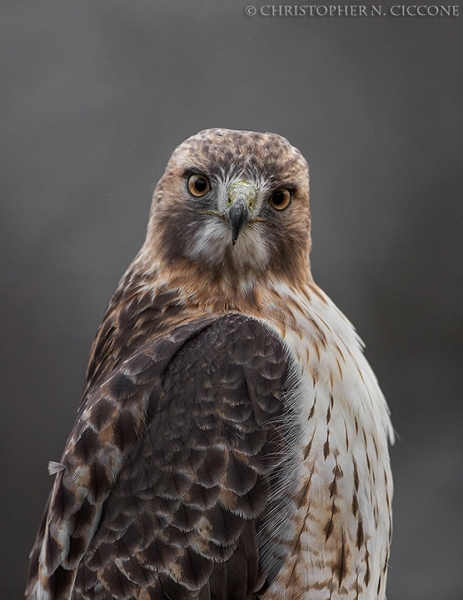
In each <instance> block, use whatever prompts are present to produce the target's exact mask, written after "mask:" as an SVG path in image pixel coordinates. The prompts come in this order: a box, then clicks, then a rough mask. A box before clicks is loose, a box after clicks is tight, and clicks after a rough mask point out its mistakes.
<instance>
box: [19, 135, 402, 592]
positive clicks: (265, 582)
mask: <svg viewBox="0 0 463 600" xmlns="http://www.w3.org/2000/svg"><path fill="white" fill-rule="evenodd" d="M309 250H310V212H309V203H308V170H307V164H306V162H305V160H304V158H303V157H302V155H301V154H300V152H299V151H298V150H296V149H295V148H293V147H292V146H291V145H290V144H289V143H288V142H287V141H286V140H285V139H284V138H282V137H280V136H278V135H276V134H260V133H252V132H243V131H230V130H225V129H212V130H206V131H203V132H200V133H199V134H198V135H196V136H193V137H192V138H189V139H188V140H187V141H186V142H184V143H183V144H181V145H180V146H179V147H178V148H177V150H176V151H175V152H174V153H173V155H172V157H171V159H170V161H169V163H168V165H167V168H166V172H165V174H164V176H163V177H162V178H161V180H160V182H159V184H158V186H157V188H156V190H155V194H154V198H153V206H152V211H151V216H150V222H149V227H148V234H147V238H146V241H145V244H144V245H143V247H142V249H141V250H140V252H139V254H138V255H137V257H136V258H135V260H134V261H133V263H132V264H131V266H130V267H129V269H128V271H127V273H126V275H125V276H124V277H123V279H122V280H121V283H120V284H119V287H118V289H117V291H116V293H115V294H114V296H113V298H112V300H111V302H110V304H109V306H108V309H107V311H106V314H105V317H104V319H103V323H102V325H101V326H100V329H99V331H98V334H97V337H96V339H95V342H94V344H93V347H92V351H91V357H90V362H89V367H88V372H87V384H86V387H85V390H84V395H83V398H82V402H81V406H80V408H79V412H78V416H77V420H76V423H75V425H74V428H73V430H72V432H71V435H70V437H69V439H68V442H67V444H66V447H65V450H64V453H63V457H62V459H61V465H59V467H53V469H52V471H53V472H54V473H56V475H55V483H54V486H53V490H52V492H51V495H50V499H49V503H48V505H47V509H46V511H45V515H44V519H43V523H42V526H41V529H40V530H39V532H38V535H37V540H36V543H35V546H34V549H33V551H32V554H31V567H30V575H29V583H28V588H27V592H26V597H27V598H29V599H30V600H51V599H53V600H58V599H62V600H64V599H71V598H72V599H75V600H84V599H85V600H97V599H98V600H109V599H118V600H119V599H121V600H122V599H124V600H129V599H130V600H135V599H136V600H148V599H151V600H158V599H159V600H161V599H166V600H167V599H169V600H177V599H178V600H181V599H183V598H185V599H186V598H191V599H198V600H206V599H208V600H209V599H210V600H222V599H223V600H225V599H228V600H231V599H236V600H251V599H258V598H261V599H263V600H273V599H277V598H279V599H286V600H296V599H304V600H325V599H328V598H332V599H333V600H334V599H350V598H352V599H354V598H358V599H362V600H373V599H377V600H382V599H383V598H384V593H385V582H386V570H387V560H388V552H389V543H390V532H391V516H390V513H391V496H392V487H391V477H390V469H389V459H388V451H387V437H388V436H389V437H390V438H392V433H391V426H390V421H389V416H388V411H387V406H386V403H385V401H384V398H383V396H382V394H381V392H380V390H379V388H378V386H377V383H376V379H375V378H374V375H373V373H372V372H371V369H370V367H369V366H368V363H367V362H366V361H365V359H364V357H363V354H362V352H361V347H360V343H359V340H358V338H357V337H356V335H355V333H354V331H353V329H352V327H351V325H350V323H349V322H348V321H347V320H346V319H345V317H344V316H343V315H342V314H341V313H340V312H339V311H338V310H337V309H336V307H335V306H334V305H333V304H332V302H331V301H330V300H329V299H328V298H327V297H326V296H325V295H324V294H323V292H322V291H321V290H320V289H319V288H317V286H316V285H315V284H314V283H313V281H312V277H311V273H310V266H309V259H308V253H309Z"/></svg>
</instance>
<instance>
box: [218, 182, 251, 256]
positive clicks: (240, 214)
mask: <svg viewBox="0 0 463 600" xmlns="http://www.w3.org/2000/svg"><path fill="white" fill-rule="evenodd" d="M256 197H257V190H256V188H255V187H254V186H253V185H252V184H251V183H248V182H247V181H238V182H235V183H232V184H231V185H230V188H229V191H228V205H229V208H228V209H227V211H226V213H225V214H226V217H227V219H228V221H229V223H230V226H231V231H232V244H233V245H235V244H236V240H237V239H238V236H239V235H240V233H241V230H242V229H243V227H244V225H245V224H246V223H247V222H248V221H249V216H250V211H252V209H253V207H254V204H255V201H256Z"/></svg>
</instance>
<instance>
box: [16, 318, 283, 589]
mask: <svg viewBox="0 0 463 600" xmlns="http://www.w3.org/2000/svg"><path fill="white" fill-rule="evenodd" d="M290 371H291V365H290V364H289V359H288V357H287V354H286V352H285V349H284V347H283V345H282V343H281V341H280V340H279V339H278V338H277V336H276V334H274V333H273V332H271V331H270V329H268V328H267V327H265V326H264V325H262V324H261V323H260V322H258V321H256V320H254V319H250V318H247V317H244V316H242V315H238V314H230V315H226V316H217V315H212V316H210V317H208V318H205V319H201V320H198V321H196V322H193V323H189V324H187V325H184V326H182V327H178V328H176V329H175V330H174V331H172V332H170V333H169V334H167V335H165V336H164V337H163V338H162V339H160V340H157V341H155V342H151V343H148V344H146V345H145V346H144V347H143V348H142V349H141V350H139V351H138V352H137V354H136V355H135V356H134V357H132V358H130V359H128V360H126V361H125V362H124V363H122V365H120V367H119V368H118V369H117V370H116V371H115V372H114V373H113V374H112V375H111V376H110V377H109V378H108V380H107V381H105V382H104V383H103V384H102V385H101V386H100V387H98V388H97V389H95V390H90V392H89V395H88V397H87V398H86V399H85V400H84V403H83V404H82V407H81V410H80V411H79V415H80V416H79V418H78V420H77V423H76V425H75V428H74V430H73V432H72V434H71V436H70V439H69V441H68V443H67V446H66V449H65V453H64V457H63V459H62V462H63V464H64V465H65V466H66V470H65V471H62V472H60V473H58V474H57V476H56V481H55V485H54V488H53V491H52V494H51V500H50V508H49V511H48V515H47V517H46V521H45V527H44V530H42V536H43V540H42V539H40V532H39V537H38V540H37V548H38V547H40V546H41V551H40V556H39V559H38V562H39V563H40V566H39V568H38V574H36V571H37V563H35V565H34V564H32V565H31V576H30V587H29V590H28V593H29V596H28V597H29V598H31V599H35V598H37V600H38V598H40V599H42V598H50V599H52V598H53V599H58V598H63V599H65V598H73V599H75V600H80V599H82V600H83V599H89V600H90V599H92V600H96V599H101V600H103V599H112V598H114V599H121V600H122V599H124V600H129V599H132V598H133V599H135V598H136V599H140V600H147V599H151V600H153V599H156V600H157V599H159V600H161V599H175V600H181V599H183V598H185V599H186V598H191V599H198V600H202V599H206V598H207V599H211V600H212V599H214V600H216V599H217V600H219V599H222V598H223V599H225V598H227V600H231V599H236V600H244V599H251V598H256V597H257V595H256V593H255V590H256V589H257V588H259V587H260V586H261V585H262V583H263V581H264V580H265V574H264V573H262V572H261V567H260V564H259V547H258V542H257V539H256V535H257V531H258V528H259V525H260V523H261V522H262V519H264V518H265V514H266V511H267V510H268V507H269V494H270V493H271V486H274V485H277V482H275V481H274V478H273V479H272V477H270V472H271V471H272V468H273V467H274V465H275V463H276V462H277V461H278V455H279V452H280V450H281V448H280V447H279V446H281V444H282V443H283V444H284V443H286V441H287V440H286V441H285V439H284V434H283V435H282V431H281V430H282V428H281V427H280V424H281V419H282V415H283V413H284V411H285V398H286V393H287V391H288V386H289V385H290ZM37 548H36V549H35V553H36V555H37ZM33 552H34V551H33ZM33 562H35V559H34V561H33ZM37 577H38V580H39V582H40V583H39V584H38V585H37V584H35V585H34V579H35V578H37ZM40 586H41V587H42V589H43V590H44V592H42V595H40V594H39V593H38V590H40V589H41V588H40Z"/></svg>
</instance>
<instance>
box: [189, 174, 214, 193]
mask: <svg viewBox="0 0 463 600" xmlns="http://www.w3.org/2000/svg"><path fill="white" fill-rule="evenodd" d="M210 189H211V184H210V183H209V179H207V177H204V175H190V176H189V177H188V190H189V192H190V194H193V196H196V197H197V198H199V197H200V196H204V194H207V192H208V191H209V190H210Z"/></svg>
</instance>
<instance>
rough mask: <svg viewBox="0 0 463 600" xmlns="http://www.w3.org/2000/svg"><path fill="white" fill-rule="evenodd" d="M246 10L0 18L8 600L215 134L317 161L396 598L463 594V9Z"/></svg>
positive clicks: (319, 249) (326, 234)
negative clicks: (137, 274)
mask: <svg viewBox="0 0 463 600" xmlns="http://www.w3.org/2000/svg"><path fill="white" fill-rule="evenodd" d="M247 1H248V0H244V1H241V0H240V1H236V0H235V1H233V2H228V3H227V4H226V3H225V2H222V3H219V2H215V3H214V2H210V1H209V2H208V1H205V0H195V1H194V2H193V1H189V2H183V1H178V0H176V1H175V2H168V1H156V0H130V1H128V0H88V1H80V0H60V1H58V0H13V1H9V0H3V2H2V4H1V8H0V37H1V42H0V43H1V58H2V62H3V66H2V82H1V92H0V93H1V109H2V117H3V118H2V135H1V140H0V143H1V146H2V148H1V149H2V167H1V168H2V194H1V218H0V243H1V253H0V257H1V258H0V260H1V290H0V300H1V310H0V325H1V360H0V368H1V404H0V411H1V416H0V418H1V432H0V444H1V447H0V452H1V474H0V485H1V491H0V497H1V509H0V515H1V518H2V521H3V522H2V524H1V532H2V533H1V537H0V539H1V542H0V543H1V557H0V569H1V572H0V597H1V598H2V599H10V598H11V599H13V598H21V597H22V593H23V589H24V582H25V577H26V569H27V562H28V553H29V551H30V548H31V545H32V542H33V539H34V536H35V531H36V529H37V527H38V524H39V521H40V517H41V513H42V510H43V507H44V504H45V501H46V497H47V494H48V492H49V489H50V486H51V484H52V479H51V478H50V477H49V476H48V475H47V469H46V465H47V461H48V460H50V459H54V460H59V459H60V456H61V451H62V448H63V445H64V442H65V440H66V438H67V435H68V433H69V431H70V428H71V426H72V423H73V420H74V416H75V411H76V408H77V406H78V403H79V398H80V393H81V390H82V386H83V381H84V372H85V367H86V361H87V356H88V351H89V347H90V344H91V342H92V338H93V336H94V334H95V331H96V329H97V327H98V324H99V322H100V320H101V317H102V314H103V311H104V309H105V305H106V303H107V301H108V299H109V297H110V295H111V294H112V292H113V291H114V289H115V286H116V284H117V282H118V280H119V278H120V276H121V275H122V273H123V272H124V270H125V268H126V266H127V265H128V263H129V262H130V260H131V259H132V257H133V256H134V254H135V253H136V251H137V250H138V248H139V246H140V245H141V243H142V240H143V238H144V232H145V227H146V223H147V218H148V211H149V206H150V199H151V194H152V191H153V188H154V186H155V184H156V182H157V180H158V178H159V177H160V175H161V173H162V171H163V169H164V167H165V164H166V162H167V159H168V158H169V156H170V154H171V152H172V150H173V149H174V147H175V146H176V145H177V144H179V143H180V142H181V141H182V140H183V139H185V138H186V137H188V136H189V135H191V134H194V133H196V132H197V131H198V130H200V129H203V128H206V127H217V126H220V127H231V128H240V129H252V130H257V131H274V132H277V133H280V134H282V135H284V136H286V137H287V138H288V139H289V140H290V141H291V142H292V143H293V144H294V145H295V146H297V147H298V148H300V150H301V151H302V152H303V154H304V155H305V156H306V157H307V159H308V161H309V164H310V168H311V202H312V213H313V251H312V265H313V272H314V277H315V279H316V281H317V282H318V283H319V284H320V285H321V286H322V287H323V288H324V289H325V291H326V292H327V293H328V294H329V295H330V296H331V297H332V298H333V299H334V300H335V302H336V303H337V304H338V305H339V306H340V308H341V309H342V310H343V311H344V312H345V313H346V314H347V315H348V317H349V318H350V319H351V320H352V321H353V323H354V324H355V325H356V327H357V330H358V331H359V333H360V335H361V336H362V337H363V339H364V340H365V342H366V345H367V350H366V352H367V356H368V358H369V360H370V362H371V363H372V365H373V367H374V369H375V370H376V372H377V375H378V377H379V379H380V382H381V384H382V387H383V389H384V392H385V394H386V396H387V398H388V400H389V403H390V407H391V410H392V414H393V421H394V424H395V427H396V430H397V432H398V435H399V440H398V441H397V443H396V445H395V446H394V447H393V449H392V461H393V470H394V474H395V486H396V492H395V504H394V507H395V531H394V542H393V552H392V558H391V567H390V572H389V573H390V574H389V586H388V590H389V591H388V598H389V600H437V599H438V600H461V598H463V541H462V540H463V536H462V531H463V530H462V508H463V483H462V473H463V468H462V467H463V434H462V431H463V419H462V417H463V403H462V388H463V368H462V366H463V364H462V353H463V352H462V351H463V348H462V333H463V331H462V329H463V327H462V314H463V310H462V309H463V281H462V276H463V201H462V187H463V186H462V183H463V135H462V134H463V118H462V100H463V72H462V71H463V70H462V66H463V27H462V25H463V15H462V16H460V17H458V18H438V17H435V18H412V17H409V18H404V17H402V18H392V17H383V18H346V17H345V18H331V19H330V18H307V17H306V18H264V17H262V16H259V15H256V16H254V17H247V16H246V15H245V7H246V2H247ZM383 4H386V2H383ZM260 5H261V3H257V2H256V6H257V7H259V6H260ZM460 11H461V6H460Z"/></svg>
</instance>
